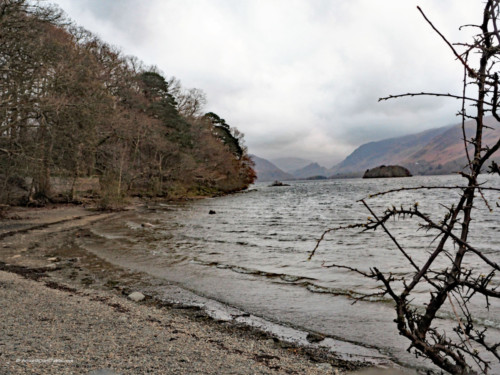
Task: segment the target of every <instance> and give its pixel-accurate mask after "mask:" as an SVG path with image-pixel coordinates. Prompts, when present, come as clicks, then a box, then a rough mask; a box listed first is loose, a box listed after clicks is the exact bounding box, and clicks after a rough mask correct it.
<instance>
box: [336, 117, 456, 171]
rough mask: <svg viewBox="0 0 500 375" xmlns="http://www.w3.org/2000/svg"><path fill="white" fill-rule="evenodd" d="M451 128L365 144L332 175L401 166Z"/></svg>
mask: <svg viewBox="0 0 500 375" xmlns="http://www.w3.org/2000/svg"><path fill="white" fill-rule="evenodd" d="M449 128H450V127H449V126H447V127H441V128H437V129H430V130H426V131H423V132H421V133H417V134H411V135H406V136H403V137H397V138H389V139H384V140H381V141H377V142H369V143H365V144H363V145H361V146H359V147H358V148H357V149H356V150H354V152H353V153H351V154H350V155H349V156H347V158H345V159H344V160H343V161H342V162H340V163H339V164H337V165H336V166H334V167H333V168H332V172H333V173H332V174H333V175H344V176H347V175H353V174H354V175H356V176H361V175H362V174H363V172H365V171H366V170H367V169H370V168H374V167H377V166H379V165H391V164H401V161H402V160H404V159H406V158H407V157H408V155H409V154H413V153H416V152H418V151H420V150H421V149H422V148H423V147H425V146H426V145H427V144H428V143H429V142H430V141H431V140H432V139H433V138H434V137H436V136H438V135H440V134H442V133H444V132H446V131H447V130H448V129H449ZM412 172H413V171H412Z"/></svg>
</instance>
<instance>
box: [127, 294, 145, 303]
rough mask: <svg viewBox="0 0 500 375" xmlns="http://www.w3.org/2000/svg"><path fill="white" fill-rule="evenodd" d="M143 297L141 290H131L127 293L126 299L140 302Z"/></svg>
mask: <svg viewBox="0 0 500 375" xmlns="http://www.w3.org/2000/svg"><path fill="white" fill-rule="evenodd" d="M144 298H146V297H145V296H144V294H142V293H141V292H133V293H130V294H129V295H128V299H130V300H132V301H134V302H140V301H142V300H143V299H144Z"/></svg>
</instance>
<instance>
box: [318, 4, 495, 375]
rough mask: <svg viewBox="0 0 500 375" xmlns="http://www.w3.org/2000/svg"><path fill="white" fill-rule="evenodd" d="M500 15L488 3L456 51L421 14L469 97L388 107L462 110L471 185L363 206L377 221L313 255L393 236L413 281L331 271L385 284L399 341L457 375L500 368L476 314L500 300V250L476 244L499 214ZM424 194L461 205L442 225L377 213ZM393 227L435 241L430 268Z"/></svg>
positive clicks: (413, 215) (405, 211)
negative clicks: (480, 223) (495, 134)
mask: <svg viewBox="0 0 500 375" xmlns="http://www.w3.org/2000/svg"><path fill="white" fill-rule="evenodd" d="M499 9H500V0H488V1H486V2H485V5H484V12H483V18H482V20H481V23H480V24H479V25H467V26H465V27H471V28H475V29H478V30H479V33H478V34H477V35H476V36H475V37H474V38H473V40H472V41H471V42H467V43H457V44H452V43H450V42H449V41H448V40H447V39H446V37H445V36H444V35H443V34H442V33H441V32H440V31H439V30H438V29H437V28H436V27H435V26H434V25H433V23H432V22H431V21H430V20H429V19H428V17H427V16H426V15H425V14H424V12H423V11H422V10H421V9H420V8H418V10H419V11H420V13H421V14H422V16H423V17H424V19H425V20H426V21H427V23H428V24H429V25H430V26H431V27H432V28H433V29H434V30H435V31H436V33H437V34H438V35H439V36H440V37H441V38H442V39H443V41H444V42H445V43H446V44H447V46H448V47H449V48H450V49H451V52H452V53H453V55H454V56H455V58H456V59H457V60H458V62H459V63H460V64H461V65H462V66H463V70H464V75H463V91H462V93H458V94H449V93H447V94H441V93H408V94H403V95H394V96H389V97H385V98H381V99H380V100H388V99H393V98H399V97H406V96H416V95H430V96H435V97H438V96H445V97H450V98H454V99H459V100H460V101H461V102H462V106H461V109H460V111H459V115H460V116H461V118H462V128H463V141H464V149H465V151H464V152H465V154H466V157H467V165H466V166H465V167H464V168H463V169H462V170H461V171H460V172H459V174H460V175H461V176H462V177H463V178H464V179H465V182H464V184H463V185H462V186H441V187H439V186H438V187H430V186H421V187H417V188H411V189H410V188H400V189H394V190H390V191H385V192H381V193H376V194H373V195H371V196H369V197H367V198H364V199H361V200H360V202H361V203H362V204H363V205H364V206H365V207H366V209H367V210H368V211H369V212H370V215H371V217H370V218H369V219H368V221H367V222H365V223H359V224H354V225H348V226H345V227H338V228H332V229H329V230H327V231H325V232H324V233H323V235H322V237H321V238H320V239H319V241H318V244H317V245H316V247H315V249H314V250H313V251H312V253H311V254H310V256H311V257H312V256H313V255H314V254H315V252H316V250H317V248H318V246H319V244H320V243H321V241H322V240H323V238H324V237H325V235H326V234H327V233H329V232H334V231H336V230H344V229H348V228H351V229H352V228H359V229H361V230H362V231H371V230H373V231H376V230H382V231H383V232H385V234H386V235H387V236H388V237H389V238H390V240H391V241H392V243H393V244H394V246H395V247H396V248H397V250H398V251H399V252H400V253H401V254H402V256H403V257H404V259H405V260H406V262H408V265H409V266H410V267H411V268H412V269H413V272H412V274H411V276H406V277H405V276H403V277H401V276H395V275H394V274H393V273H392V272H391V271H383V270H380V269H379V268H376V267H373V268H371V269H369V270H361V269H359V268H355V267H350V266H346V265H339V264H330V265H327V267H332V268H341V269H344V270H345V269H347V270H348V271H351V272H357V273H359V274H361V275H363V276H365V277H367V278H371V279H374V280H376V281H377V282H378V283H380V285H381V291H380V292H377V293H375V294H377V295H379V296H389V297H390V298H391V299H392V300H393V301H394V303H395V308H396V319H395V322H396V324H397V328H398V331H399V333H400V334H401V335H403V336H404V337H406V338H407V339H409V340H410V347H409V348H408V350H409V351H410V350H413V351H414V352H415V353H416V354H417V355H421V356H424V357H426V358H428V359H430V360H431V361H432V362H433V363H434V364H436V365H437V366H439V367H440V368H441V369H443V370H445V371H447V372H449V373H452V374H476V373H488V369H490V368H491V363H492V361H500V352H499V349H500V342H494V340H493V339H495V337H492V336H491V335H489V332H488V330H487V329H486V328H485V327H482V326H481V325H480V324H478V323H477V320H476V319H474V316H473V313H472V312H471V309H470V306H471V305H470V304H471V300H473V299H475V300H478V299H480V298H481V299H482V301H484V306H485V308H486V309H488V308H489V306H490V302H491V300H492V299H498V298H500V290H499V288H498V286H497V285H498V280H497V279H496V280H495V274H496V272H498V271H500V266H499V264H498V262H497V260H498V255H497V254H498V249H496V253H495V252H491V251H488V249H484V248H479V247H477V246H475V245H474V244H473V243H471V241H470V238H469V237H470V234H471V222H472V220H473V216H474V215H480V214H481V212H480V211H479V210H480V207H484V208H485V209H486V210H492V209H493V206H494V205H492V204H491V202H489V201H488V200H487V199H486V197H485V194H484V192H486V191H488V190H489V191H495V192H498V191H500V189H499V188H498V187H495V186H491V185H487V184H485V183H481V181H480V180H479V175H480V173H481V172H483V171H484V170H485V169H486V168H487V167H488V165H487V163H488V162H489V161H491V158H492V156H493V154H494V153H495V152H497V151H498V150H499V149H500V139H498V140H496V142H494V143H493V144H489V145H488V144H485V142H484V140H483V133H484V131H485V130H486V129H487V126H486V125H485V118H486V117H487V116H493V117H494V118H495V119H496V120H497V121H498V122H499V123H500V115H499V113H498V107H499V102H500V99H499V96H498V89H499V78H498V69H497V64H498V62H499V60H500V33H499V30H498V16H499V13H500V12H499ZM474 55H478V56H479V61H478V66H477V67H476V66H473V65H472V58H471V57H472V56H474ZM469 119H473V120H474V121H475V134H474V136H473V137H470V138H468V137H467V135H466V132H465V121H466V120H469ZM495 126H499V124H498V123H497V124H496V125H495ZM489 169H490V172H491V173H496V174H500V171H499V168H498V165H497V164H496V163H494V162H492V163H491V165H490V166H489ZM423 189H448V190H456V191H457V192H458V193H459V198H458V200H457V202H456V203H455V204H454V205H451V206H449V207H445V210H446V213H445V215H444V217H443V218H441V220H436V219H434V218H432V217H430V215H428V214H426V213H425V212H423V211H422V210H421V209H420V207H419V205H418V203H415V204H414V205H413V206H409V207H403V206H400V207H399V208H397V207H395V206H392V207H391V208H388V209H387V210H385V211H384V212H383V213H380V214H377V213H376V212H375V210H374V209H373V208H372V206H371V205H370V199H372V198H374V197H379V196H382V195H387V194H392V193H394V192H396V191H404V190H423ZM478 200H481V201H482V202H478ZM496 206H497V207H498V206H499V204H498V203H496ZM391 219H401V220H404V219H412V220H416V221H417V222H418V225H419V228H422V229H425V230H427V231H428V232H430V233H433V234H434V241H433V243H434V244H435V247H433V250H432V251H431V252H430V253H429V256H428V257H427V258H426V259H425V261H423V262H417V261H416V260H415V259H414V257H412V255H411V252H410V251H409V250H408V249H406V248H405V246H403V245H402V242H401V241H400V240H398V238H397V236H396V235H395V234H393V232H392V231H391V229H390V227H389V225H388V222H389V221H390V220H391ZM423 250H424V248H422V251H423ZM438 258H439V259H440V261H439V262H438V261H437V259H438ZM470 258H477V260H479V261H480V262H481V263H482V266H481V267H480V268H473V267H470V265H469V264H468V262H467V259H470ZM495 258H496V259H495ZM443 259H444V260H445V261H446V262H447V264H446V265H445V266H443V263H442V262H441V261H442V260H443ZM417 290H427V291H428V293H429V298H428V300H427V301H426V303H424V304H423V306H424V308H423V309H418V308H416V306H415V305H413V304H412V300H413V298H414V297H415V295H416V293H417ZM448 303H449V306H450V307H451V311H452V314H453V315H454V317H455V320H456V322H457V324H456V326H455V327H454V328H453V330H451V331H450V330H448V329H447V328H446V327H443V326H441V325H440V324H439V322H438V319H436V318H437V317H438V313H439V312H440V311H442V310H443V309H444V308H445V305H446V304H448ZM496 339H498V337H497V338H496Z"/></svg>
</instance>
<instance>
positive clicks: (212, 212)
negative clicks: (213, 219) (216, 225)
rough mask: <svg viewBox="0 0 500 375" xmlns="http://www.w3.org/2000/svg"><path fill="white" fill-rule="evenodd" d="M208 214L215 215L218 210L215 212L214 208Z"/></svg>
mask: <svg viewBox="0 0 500 375" xmlns="http://www.w3.org/2000/svg"><path fill="white" fill-rule="evenodd" d="M208 214H209V215H215V214H216V212H215V211H214V210H210V211H208Z"/></svg>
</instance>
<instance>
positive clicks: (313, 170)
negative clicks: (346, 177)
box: [292, 163, 331, 179]
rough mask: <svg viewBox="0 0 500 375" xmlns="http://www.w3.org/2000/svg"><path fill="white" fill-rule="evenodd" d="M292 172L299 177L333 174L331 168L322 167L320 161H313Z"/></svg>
mask: <svg viewBox="0 0 500 375" xmlns="http://www.w3.org/2000/svg"><path fill="white" fill-rule="evenodd" d="M292 174H293V175H294V176H295V177H296V178H299V179H303V178H309V177H313V176H324V177H328V176H330V175H331V172H330V170H329V169H327V168H325V167H322V166H321V165H319V164H318V163H311V164H309V165H306V166H305V167H304V168H301V169H297V170H296V171H293V172H292Z"/></svg>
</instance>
